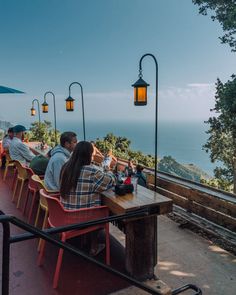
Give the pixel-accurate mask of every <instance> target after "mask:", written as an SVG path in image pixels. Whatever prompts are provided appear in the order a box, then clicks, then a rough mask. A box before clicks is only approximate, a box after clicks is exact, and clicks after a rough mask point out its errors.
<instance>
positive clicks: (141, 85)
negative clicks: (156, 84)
mask: <svg viewBox="0 0 236 295" xmlns="http://www.w3.org/2000/svg"><path fill="white" fill-rule="evenodd" d="M132 86H133V87H134V104H135V105H136V106H143V105H146V104H147V87H148V86H149V84H148V83H146V82H145V81H144V80H143V79H142V78H139V79H138V81H136V82H135V83H134V84H133V85H132Z"/></svg>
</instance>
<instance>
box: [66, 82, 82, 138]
mask: <svg viewBox="0 0 236 295" xmlns="http://www.w3.org/2000/svg"><path fill="white" fill-rule="evenodd" d="M74 84H77V85H79V86H80V89H81V99H82V114H83V132H84V140H86V135H85V120H84V96H83V87H82V85H81V84H80V83H79V82H72V83H71V84H70V86H69V96H68V98H67V99H66V110H67V112H73V111H74V98H72V97H71V86H72V85H74Z"/></svg>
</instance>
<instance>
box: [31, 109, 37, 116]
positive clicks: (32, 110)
mask: <svg viewBox="0 0 236 295" xmlns="http://www.w3.org/2000/svg"><path fill="white" fill-rule="evenodd" d="M30 111H31V116H35V115H36V110H35V108H34V107H32V108H31V109H30Z"/></svg>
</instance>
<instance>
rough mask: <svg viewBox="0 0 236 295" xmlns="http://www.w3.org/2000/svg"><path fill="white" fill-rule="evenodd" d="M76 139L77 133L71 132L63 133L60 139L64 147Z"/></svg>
mask: <svg viewBox="0 0 236 295" xmlns="http://www.w3.org/2000/svg"><path fill="white" fill-rule="evenodd" d="M74 137H76V133H74V132H71V131H67V132H63V133H62V135H61V137H60V144H61V146H63V147H64V146H65V143H66V142H69V143H71V141H72V139H73V138H74Z"/></svg>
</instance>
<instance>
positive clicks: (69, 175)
mask: <svg viewBox="0 0 236 295" xmlns="http://www.w3.org/2000/svg"><path fill="white" fill-rule="evenodd" d="M92 155H93V145H92V144H91V143H90V142H88V141H80V142H79V143H77V145H76V147H75V149H74V151H73V154H72V156H71V157H70V159H69V161H68V162H66V163H65V164H64V166H63V167H62V170H61V175H60V193H61V196H62V198H66V196H67V195H68V194H69V193H70V191H74V190H75V189H76V186H77V181H78V178H79V176H80V172H81V169H82V167H83V166H85V165H90V164H91V161H92Z"/></svg>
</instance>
